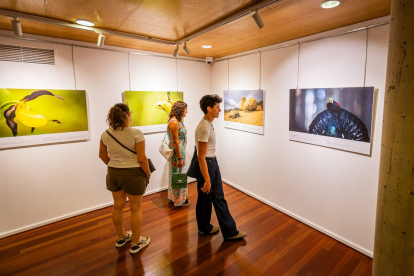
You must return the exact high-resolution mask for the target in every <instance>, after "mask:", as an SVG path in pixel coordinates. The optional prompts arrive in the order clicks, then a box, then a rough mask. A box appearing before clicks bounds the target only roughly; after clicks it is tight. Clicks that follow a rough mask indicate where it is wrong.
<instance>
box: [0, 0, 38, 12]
mask: <svg viewBox="0 0 414 276" xmlns="http://www.w3.org/2000/svg"><path fill="white" fill-rule="evenodd" d="M0 8H2V9H5V10H11V11H18V12H24V13H30V14H35V15H42V16H43V15H44V11H45V0H0Z"/></svg>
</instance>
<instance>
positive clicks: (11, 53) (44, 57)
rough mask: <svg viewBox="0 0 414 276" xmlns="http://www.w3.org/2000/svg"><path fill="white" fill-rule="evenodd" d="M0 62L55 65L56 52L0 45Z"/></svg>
mask: <svg viewBox="0 0 414 276" xmlns="http://www.w3.org/2000/svg"><path fill="white" fill-rule="evenodd" d="M0 61H11V62H24V63H36V64H47V65H55V51H54V50H49V49H39V48H29V47H20V46H12V45H4V44H0Z"/></svg>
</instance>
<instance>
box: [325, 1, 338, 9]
mask: <svg viewBox="0 0 414 276" xmlns="http://www.w3.org/2000/svg"><path fill="white" fill-rule="evenodd" d="M339 4H341V1H339V0H337V1H325V2H323V3H322V4H321V7H322V8H324V9H332V8H335V7H338V6H339Z"/></svg>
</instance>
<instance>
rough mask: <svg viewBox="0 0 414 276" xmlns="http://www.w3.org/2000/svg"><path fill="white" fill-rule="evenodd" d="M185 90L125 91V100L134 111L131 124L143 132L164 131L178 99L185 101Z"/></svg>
mask: <svg viewBox="0 0 414 276" xmlns="http://www.w3.org/2000/svg"><path fill="white" fill-rule="evenodd" d="M183 100H184V93H183V92H170V91H125V93H124V102H125V103H126V104H128V106H129V109H130V110H131V112H132V121H131V126H132V127H137V128H138V129H140V130H141V131H142V132H143V133H155V132H163V131H166V129H167V123H168V116H169V114H170V112H171V107H172V105H173V104H174V103H175V102H176V101H183Z"/></svg>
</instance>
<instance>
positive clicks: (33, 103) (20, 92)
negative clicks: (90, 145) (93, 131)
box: [0, 88, 88, 138]
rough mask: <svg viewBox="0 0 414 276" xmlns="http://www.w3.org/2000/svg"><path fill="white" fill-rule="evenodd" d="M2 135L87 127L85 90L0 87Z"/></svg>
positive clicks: (0, 133)
mask: <svg viewBox="0 0 414 276" xmlns="http://www.w3.org/2000/svg"><path fill="white" fill-rule="evenodd" d="M0 114H1V115H0V138H4V137H16V136H30V135H42V134H54V133H66V132H78V131H87V130H88V114H87V105H86V92H85V90H44V89H5V88H0Z"/></svg>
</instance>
